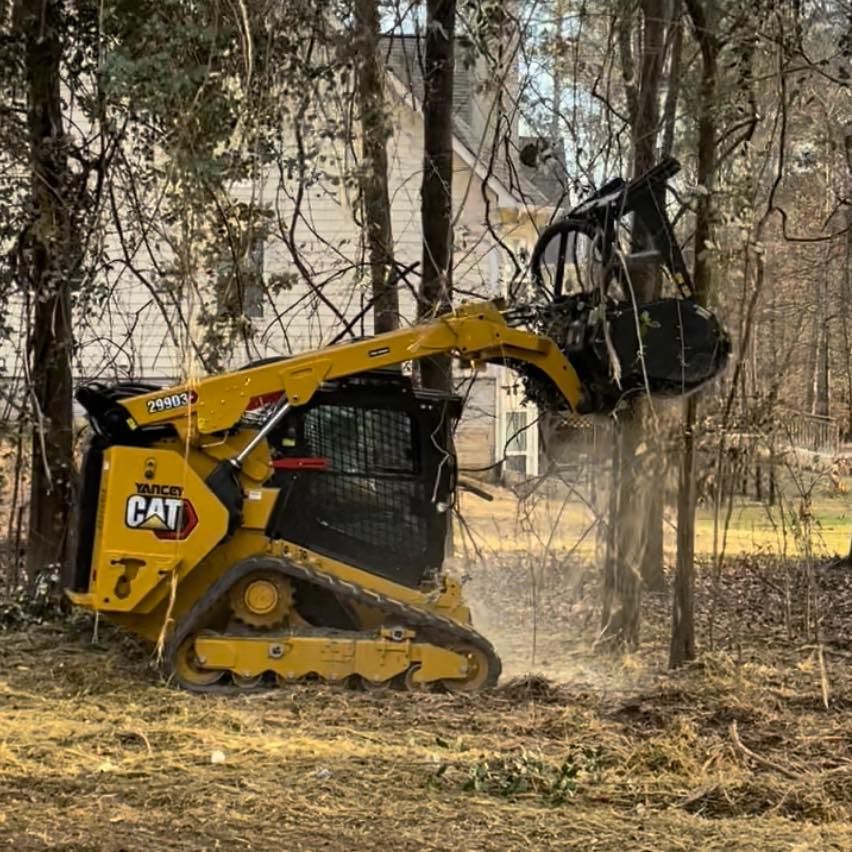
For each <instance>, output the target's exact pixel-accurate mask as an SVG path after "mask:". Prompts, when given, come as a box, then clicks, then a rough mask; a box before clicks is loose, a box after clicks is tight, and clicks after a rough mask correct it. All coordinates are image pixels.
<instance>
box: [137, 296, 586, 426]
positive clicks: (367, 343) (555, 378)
mask: <svg viewBox="0 0 852 852" xmlns="http://www.w3.org/2000/svg"><path fill="white" fill-rule="evenodd" d="M440 354H448V355H452V356H455V357H457V358H460V359H463V360H464V361H467V362H470V363H473V364H483V363H488V362H502V361H509V362H523V363H526V364H529V365H531V366H533V367H536V368H537V369H538V370H540V371H541V372H542V373H544V374H545V375H546V376H547V377H548V378H549V379H550V380H551V381H552V382H553V383H554V384H555V385H556V386H557V388H558V389H559V391H560V392H561V394H562V396H563V397H564V398H565V401H566V402H567V403H568V405H569V406H570V407H571V408H572V409H576V407H577V403H578V401H579V400H580V397H581V394H582V386H581V383H580V380H579V378H578V376H577V373H576V372H575V370H574V368H573V367H572V366H571V364H570V362H569V361H568V360H567V358H566V357H565V356H564V355H563V354H562V352H561V351H560V350H559V348H558V347H557V346H556V344H555V343H554V342H553V341H552V340H551V339H550V338H548V337H544V336H541V335H537V334H533V333H532V332H528V331H523V330H521V329H517V328H512V327H510V326H509V325H507V323H506V320H505V319H504V317H503V315H502V314H501V313H500V311H499V309H498V308H497V306H496V305H495V304H494V303H492V302H480V303H474V304H470V305H464V306H462V307H461V308H459V309H457V310H456V311H454V312H453V313H451V314H447V315H445V316H442V317H438V318H437V319H435V320H433V321H431V322H428V323H424V324H422V325H417V326H414V327H412V328H408V329H401V330H399V331H390V332H386V333H385V334H379V335H376V336H375V337H370V338H368V339H365V340H359V341H356V342H354V343H343V344H338V345H336V346H329V347H326V348H324V349H318V350H315V351H311V352H306V353H304V354H302V355H296V356H294V357H293V358H288V359H286V360H282V361H276V362H273V363H270V364H263V365H261V366H257V367H251V368H248V369H245V370H240V371H237V372H230V373H226V374H223V375H220V376H210V377H207V378H203V379H201V380H199V381H197V382H193V383H190V384H185V385H179V386H177V387H172V388H169V389H167V390H162V391H155V392H153V393H149V394H145V395H143V396H137V397H133V398H132V399H127V400H125V401H124V405H125V408H126V409H127V411H128V412H129V413H130V415H131V417H132V418H133V420H134V421H135V423H136V424H137V425H140V426H141V425H148V424H153V423H163V422H168V421H171V422H174V423H175V425H176V427H178V428H179V429H180V431H181V432H183V433H184V434H186V433H187V432H188V434H189V435H190V436H197V435H200V434H210V433H211V432H217V431H219V430H222V429H228V428H230V427H231V426H233V425H234V424H235V423H237V422H238V421H239V419H240V418H241V417H242V415H243V413H244V412H245V410H246V408H247V407H248V405H249V403H250V401H251V400H252V399H255V398H257V397H262V396H265V395H268V394H273V393H278V392H281V391H283V393H284V395H285V396H286V398H287V401H288V403H289V404H290V405H291V406H299V405H305V404H306V403H307V402H309V401H310V399H311V397H312V396H313V395H314V393H315V392H316V391H317V389H318V388H319V387H320V386H321V385H322V383H323V382H325V381H330V380H333V379H340V378H343V377H345V376H353V375H357V374H359V373H363V372H365V371H367V370H375V369H378V368H381V367H390V366H395V365H397V364H401V363H403V362H405V361H416V360H418V359H421V358H428V357H430V356H434V355H440Z"/></svg>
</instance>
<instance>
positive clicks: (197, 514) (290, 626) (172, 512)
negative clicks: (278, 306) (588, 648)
mask: <svg viewBox="0 0 852 852" xmlns="http://www.w3.org/2000/svg"><path fill="white" fill-rule="evenodd" d="M436 353H450V354H452V355H455V356H457V357H460V358H463V359H464V360H465V361H466V362H468V363H471V362H473V363H476V362H480V363H481V362H484V361H488V360H503V359H506V358H511V359H514V360H519V361H524V362H526V363H530V364H533V365H535V366H536V367H537V368H539V369H541V370H542V371H543V372H544V373H545V374H546V375H548V376H550V377H551V379H552V380H553V382H554V383H555V384H556V386H557V387H558V388H559V389H560V392H561V394H562V395H563V396H564V397H565V398H566V400H568V401H569V402H570V403H574V402H576V400H577V398H578V397H579V394H580V384H579V380H578V379H577V376H576V374H575V373H574V370H573V368H572V367H571V365H570V364H569V362H568V361H567V360H566V359H565V357H564V356H563V355H562V353H561V352H560V351H559V350H558V349H557V348H556V347H555V345H554V344H553V343H552V342H551V341H550V340H548V339H547V338H542V337H539V336H537V335H535V334H531V333H528V332H522V331H518V330H517V329H513V328H510V327H509V326H507V325H506V323H505V321H504V320H503V317H502V315H501V313H500V311H499V310H498V309H497V307H496V306H495V305H493V304H491V303H483V304H480V305H475V306H471V307H467V308H465V309H463V310H461V311H459V312H457V313H456V314H453V315H451V316H448V317H444V318H441V319H438V320H436V321H434V322H432V323H427V324H425V325H423V326H419V327H415V328H413V329H407V330H403V331H398V332H391V333H389V334H385V335H380V336H378V337H375V338H371V339H370V340H367V341H358V342H356V343H349V344H343V345H339V346H333V347H329V348H327V349H324V350H320V351H318V352H313V353H307V354H305V355H301V356H296V357H294V358H291V359H288V360H283V361H279V362H274V363H272V364H264V365H261V366H257V367H252V368H249V369H246V370H242V371H238V372H235V373H229V374H226V375H223V376H213V377H210V378H206V379H202V380H200V381H199V382H197V383H193V384H191V385H183V386H178V387H175V388H171V389H166V390H163V389H157V390H151V391H150V392H149V393H143V394H138V395H131V396H128V397H126V398H123V399H122V400H121V403H120V411H121V415H120V416H121V417H122V418H123V419H124V420H125V424H126V427H127V432H126V435H127V436H128V442H129V443H132V442H135V441H138V440H139V436H142V435H144V434H145V432H146V430H147V429H151V428H152V427H156V428H162V426H163V424H168V426H169V428H170V432H169V434H168V435H163V436H160V435H159V434H158V435H156V436H155V438H154V439H153V440H151V441H150V443H149V444H148V445H146V446H128V445H123V444H122V443H121V442H119V443H112V442H111V441H110V442H107V443H110V444H111V445H109V446H106V447H105V448H104V449H103V451H102V453H101V454H100V461H99V464H100V470H99V472H95V474H96V475H95V478H96V480H97V481H98V491H97V508H96V512H95V523H94V529H93V531H92V532H91V536H92V544H91V551H90V557H89V570H88V577H87V578H86V580H85V582H78V583H77V586H78V588H77V589H76V590H75V589H71V590H69V591H68V594H69V597H70V598H71V600H72V601H73V602H74V603H75V604H77V605H79V606H82V607H86V608H88V609H91V610H93V611H97V612H101V613H103V614H104V615H105V616H107V617H108V618H110V619H111V620H113V621H115V622H117V623H118V624H120V625H122V626H124V627H126V628H127V629H130V630H132V631H133V632H135V633H137V634H138V635H140V636H142V637H143V638H145V639H147V640H149V641H152V642H153V641H156V640H157V639H158V638H161V637H163V636H165V637H167V638H168V639H169V641H170V642H172V646H170V653H169V655H168V656H169V660H168V668H169V671H170V673H171V674H172V676H173V677H174V678H175V679H176V680H177V681H178V682H179V683H180V684H181V685H183V686H185V687H187V688H190V689H196V690H199V691H204V690H207V689H214V688H222V687H223V681H224V680H225V676H226V675H227V676H228V678H229V682H228V687H229V688H237V689H245V688H255V687H257V686H258V685H259V684H260V683H265V684H268V683H269V682H270V680H279V681H283V682H289V681H291V680H294V679H298V678H302V677H305V676H308V675H312V676H319V677H321V678H324V679H327V680H331V681H339V680H345V679H351V678H353V677H354V678H356V679H359V680H360V681H361V682H362V683H363V684H364V685H366V686H374V685H377V684H386V685H387V684H390V683H393V684H397V685H398V684H403V685H404V686H407V687H408V688H420V687H422V686H423V685H426V684H435V683H442V684H444V685H445V686H446V687H448V688H451V689H452V688H461V689H479V688H482V687H483V686H487V685H490V684H491V683H493V682H494V681H495V680H496V677H497V674H499V660H497V658H496V655H495V654H494V653H493V649H491V647H490V645H488V643H487V642H486V641H485V640H484V639H482V637H480V636H479V634H477V633H476V632H475V631H474V630H473V628H472V626H471V620H470V611H469V609H468V608H467V606H466V605H465V604H464V601H463V600H462V596H461V589H460V586H459V584H458V583H457V582H456V581H455V580H453V579H452V578H450V577H447V576H444V575H443V574H441V573H436V574H434V575H430V576H428V577H424V579H423V581H422V582H421V583H419V584H417V585H416V586H412V585H411V584H405V583H399V582H394V581H393V579H390V578H389V577H388V576H382V575H379V574H376V573H373V572H371V571H369V570H365V569H364V567H363V566H362V567H359V566H358V565H355V564H349V563H347V562H346V561H344V560H341V559H337V558H333V557H331V556H329V555H328V553H321V552H315V551H313V550H312V549H311V548H309V547H305V546H303V545H301V544H299V543H296V542H291V541H288V540H287V539H286V538H281V537H277V536H270V535H269V534H268V529H267V528H268V527H269V525H270V517H271V515H272V513H273V509H274V507H275V506H276V503H277V501H278V500H279V498H280V490H281V489H280V488H276V487H270V485H269V482H270V475H271V474H272V473H273V465H272V460H271V455H270V447H269V445H268V442H266V441H259V442H256V443H255V444H253V445H252V439H253V438H254V437H255V436H256V435H257V429H255V428H251V427H250V426H246V425H245V424H241V423H240V420H241V418H242V417H243V415H244V413H245V411H246V409H247V408H248V407H249V406H250V404H251V403H252V401H257V400H258V399H263V398H265V397H266V396H267V395H269V394H273V395H274V394H280V395H281V396H282V398H283V399H285V400H286V402H287V404H288V406H290V407H298V406H304V405H307V404H308V403H310V401H311V400H312V398H313V397H314V395H315V394H316V393H317V391H318V390H319V389H320V388H322V387H324V386H326V385H327V383H329V382H334V381H335V380H338V379H340V378H342V377H347V376H358V375H360V374H363V373H367V372H370V371H375V370H376V369H377V368H379V369H381V368H386V367H388V366H389V365H397V364H399V363H401V362H403V361H407V360H412V359H416V358H420V357H424V356H426V355H434V354H436ZM93 419H95V420H97V418H96V417H93ZM106 419H108V418H106V416H105V421H104V422H106ZM122 428H125V427H124V426H122ZM246 448H248V451H247V452H246V453H244V454H243V456H242V457H241V459H240V463H239V464H238V465H234V466H233V470H232V474H233V479H234V482H235V485H236V488H237V489H238V491H239V494H240V504H241V505H240V509H239V519H238V523H237V524H236V525H234V523H233V518H232V517H231V515H230V514H229V510H228V508H227V507H226V505H224V504H223V501H222V499H221V495H217V493H215V488H211V484H210V481H211V475H212V474H213V473H214V471H216V469H217V466H221V465H223V464H224V465H227V464H229V460H233V459H234V458H235V457H236V456H238V455H239V454H240V453H241V451H243V450H246ZM252 565H256V568H255V569H254V570H251V566H252ZM235 566H249V568H248V569H247V570H246V571H244V572H243V573H244V574H245V576H240V577H239V578H237V579H234V580H233V582H232V585H231V587H229V588H228V589H227V591H226V592H223V593H222V594H221V595H220V596H219V599H218V600H217V601H214V602H213V604H212V608H213V609H214V610H215V609H217V608H218V609H221V608H222V607H223V606H225V604H223V601H226V604H227V606H226V607H225V608H227V609H228V612H227V613H226V615H224V616H222V615H221V613H219V614H218V615H217V616H216V618H218V622H216V624H217V629H216V630H212V629H210V628H209V626H208V625H209V619H208V621H206V622H205V629H202V630H197V631H196V630H193V631H192V632H191V633H190V634H189V635H187V636H186V637H184V636H183V635H178V633H179V631H178V627H179V625H180V624H181V623H182V621H183V620H184V619H186V618H188V617H190V616H191V615H192V612H193V607H196V606H197V605H198V602H199V600H201V599H202V598H204V596H205V595H206V594H208V593H209V592H210V590H211V589H215V588H216V584H217V583H220V584H221V583H222V582H223V580H225V581H227V580H228V577H229V572H230V575H233V576H236V575H235V574H234V571H235ZM80 570H81V569H80V566H79V565H78V573H79V571H80ZM83 586H85V588H82V587H83ZM308 586H310V587H311V589H314V587H316V588H318V589H321V590H322V591H323V593H324V594H326V595H328V596H329V600H330V601H332V600H333V601H337V602H342V606H343V607H344V609H345V610H346V611H347V613H348V616H349V617H350V619H351V627H352V629H351V630H348V631H341V630H340V629H339V628H329V629H328V631H323V630H321V629H319V630H318V625H317V624H316V621H317V618H316V616H314V617H313V623H309V622H308V620H307V619H306V618H305V616H304V615H303V614H302V613H300V611H299V599H300V596H304V593H305V589H306V588H307V587H308ZM235 588H236V591H235ZM205 618H207V616H205ZM320 620H321V619H320Z"/></svg>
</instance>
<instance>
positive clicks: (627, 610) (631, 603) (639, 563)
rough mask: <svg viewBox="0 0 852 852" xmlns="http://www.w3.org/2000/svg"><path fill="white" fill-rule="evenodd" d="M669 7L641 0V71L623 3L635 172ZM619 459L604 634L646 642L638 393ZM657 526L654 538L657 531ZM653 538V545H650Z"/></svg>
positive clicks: (652, 510)
mask: <svg viewBox="0 0 852 852" xmlns="http://www.w3.org/2000/svg"><path fill="white" fill-rule="evenodd" d="M667 7H668V4H667V3H666V2H665V0H642V2H641V4H640V10H641V15H640V17H641V55H640V61H639V69H638V74H637V70H636V67H635V60H634V57H633V46H632V41H633V38H634V33H633V23H634V14H633V4H632V3H630V2H626V3H624V4H623V7H622V16H621V20H620V23H619V46H620V52H621V63H622V75H623V77H624V86H625V93H626V96H627V108H628V117H629V120H630V126H631V148H632V153H633V174H634V176H638V175H639V174H641V173H642V172H644V171H646V170H647V169H649V168H650V167H651V166H652V165H653V164H654V161H655V159H656V155H657V133H658V131H659V126H660V88H661V82H662V75H663V65H664V59H665V54H666V21H667ZM646 243H647V236H646V235H645V234H643V233H637V234H635V236H634V246H635V247H636V248H644V247H645V244H646ZM630 286H632V288H633V295H634V297H635V299H636V302H637V303H638V304H641V303H643V302H649V301H651V300H652V299H653V298H654V297H655V295H657V293H658V292H659V268H658V267H650V268H646V269H642V270H640V271H637V272H634V273H633V274H632V276H631V281H630ZM618 423H619V428H618V430H617V433H616V438H615V440H616V443H617V447H616V452H615V461H614V466H613V472H614V476H615V477H617V479H614V482H613V487H614V489H616V490H617V496H616V497H614V498H613V502H614V503H615V506H611V509H613V508H614V510H615V511H614V513H612V512H611V515H610V524H611V525H613V527H614V529H613V534H612V536H611V537H610V541H611V543H612V544H613V545H614V546H613V547H612V548H611V552H610V553H609V554H608V558H607V566H606V570H605V573H604V601H603V613H602V624H603V635H604V637H605V638H607V639H608V640H611V641H612V642H614V643H615V644H616V645H636V644H637V643H638V641H639V614H640V602H641V584H642V577H643V575H644V576H646V577H647V578H648V579H649V580H650V581H651V583H652V584H653V585H659V583H660V579H661V575H662V511H663V503H662V489H661V488H660V487H659V486H658V485H656V484H655V477H654V476H653V472H652V468H653V457H654V455H655V454H654V453H653V452H652V449H651V447H650V441H651V438H652V433H653V432H654V431H655V428H656V427H655V424H654V419H653V414H652V412H651V411H650V410H649V409H648V402H647V401H646V400H634V401H632V402H630V403H629V404H628V405H627V406H626V407H625V408H624V409H623V410H622V411H620V412H619V413H618ZM651 530H656V533H657V534H656V535H655V536H653V542H652V541H651V536H650V531H651ZM652 543H653V547H650V545H651V544H652Z"/></svg>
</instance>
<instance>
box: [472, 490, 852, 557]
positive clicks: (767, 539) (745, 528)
mask: <svg viewBox="0 0 852 852" xmlns="http://www.w3.org/2000/svg"><path fill="white" fill-rule="evenodd" d="M486 488H487V490H488V491H489V492H491V493H492V494H493V496H494V498H495V499H494V500H493V502H490V503H489V502H486V501H483V500H482V499H480V498H478V497H476V496H473V495H470V494H465V493H462V494H461V495H460V498H459V502H460V509H461V513H462V516H463V517H464V519H465V521H466V523H467V527H466V529H467V533H468V535H467V539H468V540H467V541H464V540H463V542H462V543H463V544H467V546H468V547H469V548H470V549H474V548H476V547H478V548H480V549H483V550H486V551H500V552H506V551H513V552H515V553H528V552H535V551H536V550H541V549H542V548H543V547H544V546H545V545H547V546H548V547H549V548H552V549H554V550H573V551H574V552H575V553H578V554H580V555H581V556H583V557H585V558H592V557H593V556H594V553H595V532H594V530H593V529H592V530H591V531H590V527H591V526H592V525H593V524H594V514H593V513H592V511H590V509H589V508H588V507H587V506H586V505H584V504H583V503H582V502H581V501H580V500H579V499H576V498H573V497H570V496H569V497H568V498H549V499H548V498H544V497H542V496H540V495H538V494H536V495H535V496H534V497H533V498H531V499H529V500H527V501H526V503H524V502H523V501H520V502H519V500H518V498H517V496H516V495H515V494H514V493H513V492H512V491H510V490H508V489H505V488H500V487H498V486H491V485H489V486H486ZM850 506H852V504H850V501H849V498H848V496H847V495H838V496H835V497H828V496H825V495H819V496H818V497H817V499H816V500H815V502H814V505H813V507H812V511H813V513H814V528H813V531H812V534H811V536H810V541H809V546H810V548H811V550H812V552H813V553H814V554H817V555H831V554H835V553H837V554H845V553H847V552H848V550H849V534H850V529H852V515H851V514H850ZM675 521H676V515H675V511H674V509H673V508H671V507H668V508H667V509H666V523H665V525H664V534H665V542H664V547H665V552H666V556H667V557H668V558H669V559H672V560H673V559H674V554H675V546H676V542H675V529H676V527H675ZM722 521H724V512H723V517H722ZM785 524H786V530H785V529H784V526H785ZM719 536H720V542H721V536H722V532H721V530H720V532H719ZM463 538H464V537H463ZM801 545H802V542H801V541H799V540H798V539H797V537H796V535H795V534H794V532H793V530H792V529H791V528H790V519H789V518H786V519H783V520H782V517H781V513H780V510H779V508H778V507H774V508H772V507H767V506H765V505H762V504H760V503H757V502H755V501H751V500H746V499H745V498H737V500H736V502H735V506H734V511H733V513H732V515H731V522H730V526H729V528H728V530H727V538H726V542H725V551H726V553H728V554H729V555H732V556H736V555H744V554H750V553H755V552H757V551H762V552H766V553H774V554H778V555H782V554H783V555H785V556H788V555H789V556H796V555H800V550H801ZM713 546H714V524H713V515H712V511H711V510H710V509H708V508H706V507H702V508H700V509H699V511H698V512H697V515H696V524H695V553H696V555H699V556H702V555H703V556H707V555H710V554H712V553H713Z"/></svg>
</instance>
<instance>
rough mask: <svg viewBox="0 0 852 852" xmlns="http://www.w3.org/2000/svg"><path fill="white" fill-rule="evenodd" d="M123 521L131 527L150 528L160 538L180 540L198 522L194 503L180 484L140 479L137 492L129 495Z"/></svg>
mask: <svg viewBox="0 0 852 852" xmlns="http://www.w3.org/2000/svg"><path fill="white" fill-rule="evenodd" d="M124 522H125V524H126V525H127V526H128V527H129V528H130V529H132V530H150V531H151V532H152V533H154V535H155V536H156V537H157V538H161V539H166V540H172V541H179V540H183V539H185V538H186V537H187V536H188V535H189V534H190V533H191V532H192V531H193V530H194V529H195V527H196V526H197V525H198V515H197V514H196V512H195V508H194V507H193V505H192V503H190V501H189V500H187V499H186V498H185V497H184V496H183V487H182V486H180V485H156V484H154V483H149V482H137V483H136V493H135V494H131V495H130V496H129V497H128V498H127V506H126V508H125V513H124Z"/></svg>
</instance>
